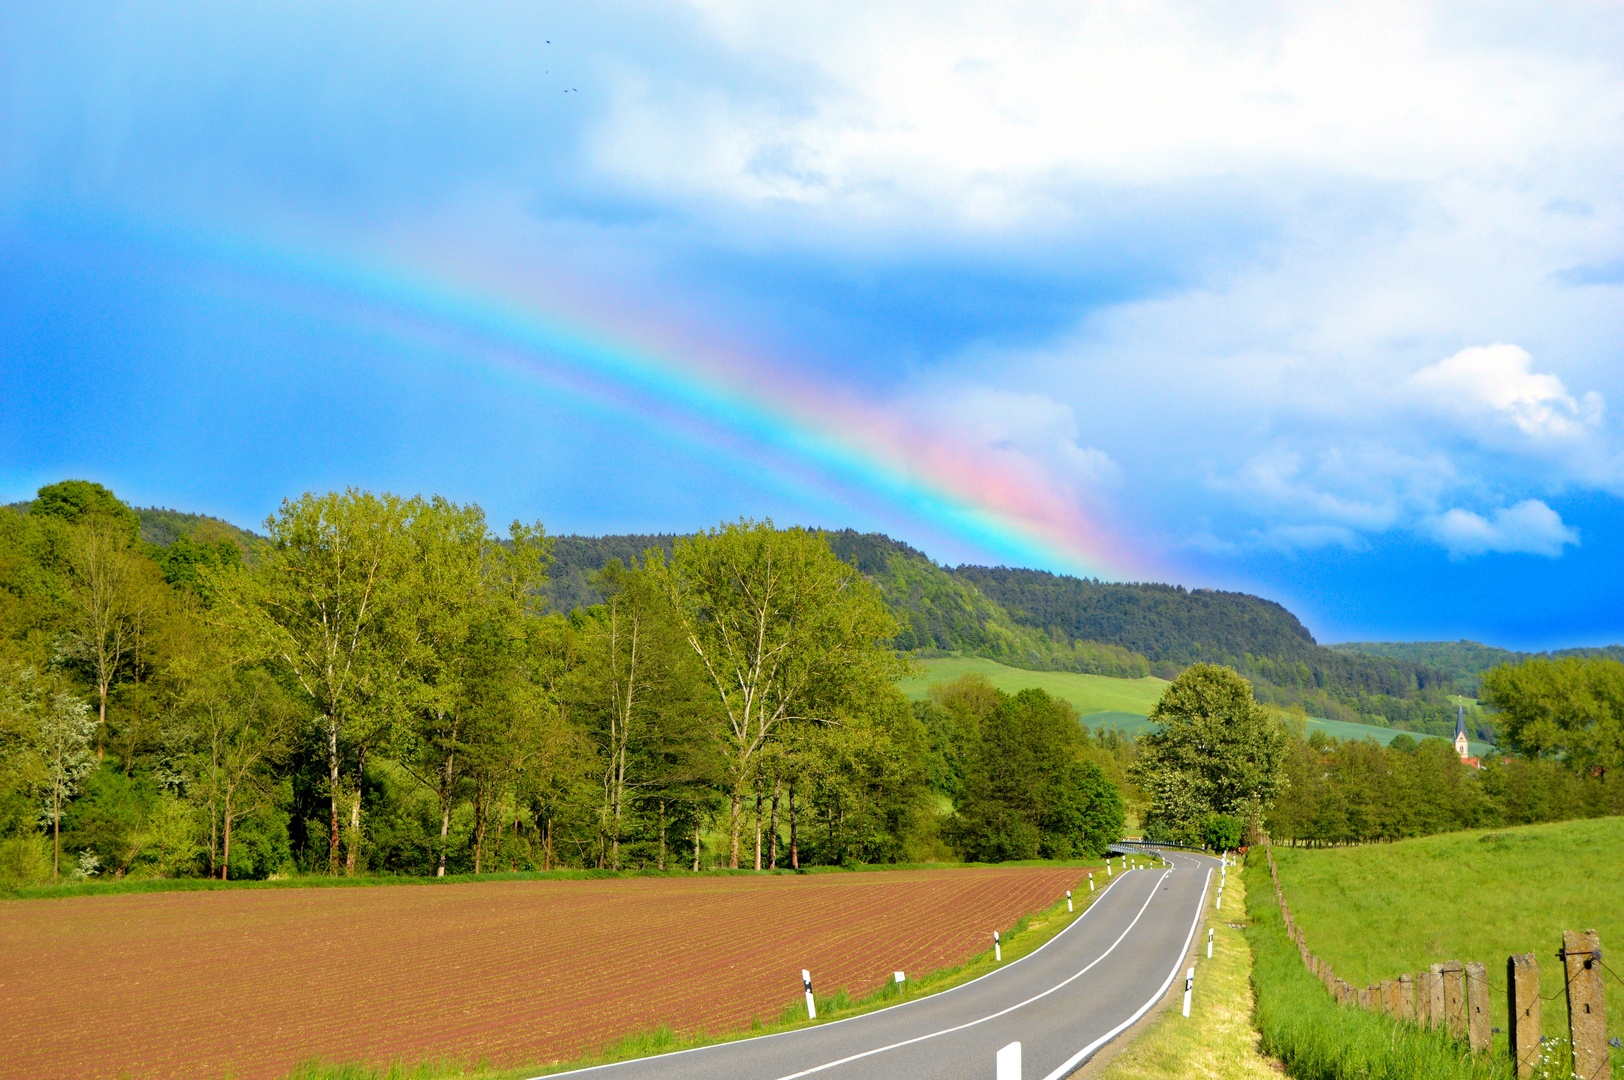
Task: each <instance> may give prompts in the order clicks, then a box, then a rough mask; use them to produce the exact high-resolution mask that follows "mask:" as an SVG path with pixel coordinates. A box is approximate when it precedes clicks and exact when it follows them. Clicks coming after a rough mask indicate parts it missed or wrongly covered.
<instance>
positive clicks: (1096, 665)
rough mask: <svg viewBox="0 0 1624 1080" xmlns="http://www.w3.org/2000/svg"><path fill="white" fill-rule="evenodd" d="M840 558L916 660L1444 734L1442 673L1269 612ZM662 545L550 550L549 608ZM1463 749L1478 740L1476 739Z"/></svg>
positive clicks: (857, 555)
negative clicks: (1221, 668) (1190, 675)
mask: <svg viewBox="0 0 1624 1080" xmlns="http://www.w3.org/2000/svg"><path fill="white" fill-rule="evenodd" d="M825 535H826V536H827V538H828V540H829V546H830V547H831V548H832V549H833V550H834V552H835V554H836V555H838V556H840V558H842V559H844V560H845V561H847V562H849V563H851V564H853V565H854V566H856V567H857V568H858V570H860V571H861V572H862V573H863V574H864V575H866V576H867V577H869V578H870V579H872V580H873V581H874V583H875V584H876V585H877V586H879V590H880V594H881V595H882V596H883V597H884V598H885V601H886V603H887V604H888V605H889V606H890V608H891V612H892V614H893V615H894V616H895V617H896V619H897V622H898V623H899V624H900V627H901V630H900V632H899V633H898V635H897V638H896V640H895V642H894V644H895V645H896V647H897V648H900V649H907V650H913V651H915V652H916V653H917V654H918V655H920V656H926V657H929V656H940V655H946V654H950V653H958V654H962V655H967V656H983V657H986V658H988V659H991V660H997V661H998V662H1000V663H1003V664H1008V665H1010V666H1011V667H1020V668H1026V669H1028V670H1034V671H1074V672H1079V673H1082V674H1092V675H1109V676H1114V677H1117V678H1143V677H1144V676H1146V675H1157V676H1159V677H1161V678H1166V679H1171V678H1173V677H1174V676H1176V675H1177V674H1178V673H1179V672H1180V671H1182V670H1183V669H1184V668H1185V667H1186V666H1188V665H1189V664H1192V663H1201V662H1205V663H1218V664H1228V665H1230V666H1232V667H1234V668H1236V669H1237V670H1238V671H1240V672H1242V673H1243V674H1244V675H1246V677H1247V678H1248V679H1250V680H1251V681H1252V683H1253V686H1254V687H1255V688H1256V690H1257V694H1258V698H1259V699H1260V700H1262V701H1265V702H1268V703H1270V704H1273V705H1277V706H1281V707H1284V708H1287V709H1301V710H1302V711H1303V712H1304V713H1306V714H1310V715H1314V716H1324V717H1327V718H1330V719H1334V720H1346V721H1351V722H1357V723H1375V724H1377V725H1381V726H1388V727H1400V728H1407V729H1409V730H1412V731H1416V732H1419V733H1422V734H1435V735H1448V734H1450V733H1452V732H1453V731H1454V722H1455V721H1454V717H1455V704H1454V702H1453V699H1452V698H1451V697H1450V695H1451V694H1453V693H1457V692H1464V693H1475V692H1476V682H1475V679H1473V680H1468V681H1466V682H1464V683H1462V684H1461V685H1459V686H1457V685H1456V680H1455V679H1454V678H1453V676H1452V675H1451V673H1450V672H1448V671H1445V670H1441V669H1440V668H1438V667H1434V666H1432V665H1430V664H1427V663H1425V662H1423V661H1420V660H1417V659H1412V658H1407V657H1394V656H1384V655H1363V654H1359V653H1355V652H1343V651H1336V650H1332V649H1328V648H1325V647H1324V646H1321V645H1319V644H1317V643H1316V642H1315V641H1314V637H1313V635H1312V634H1310V633H1309V632H1308V628H1307V627H1305V626H1304V625H1303V624H1302V623H1301V622H1300V621H1299V620H1298V619H1297V617H1296V616H1294V615H1292V613H1291V612H1289V611H1287V610H1286V609H1285V608H1284V607H1282V606H1281V605H1279V604H1277V603H1275V602H1274V601H1271V600H1265V599H1262V598H1261V597H1257V596H1250V595H1247V594H1245V593H1234V592H1220V591H1217V590H1212V589H1194V590H1190V589H1185V588H1183V587H1181V586H1176V585H1156V584H1110V583H1105V582H1100V581H1092V580H1088V579H1085V578H1075V577H1068V576H1064V575H1059V574H1051V573H1047V572H1045V571H1041V570H1012V569H1009V568H1007V567H996V568H993V567H985V566H959V567H957V568H949V567H945V566H940V565H938V564H937V563H936V562H934V561H933V560H932V559H931V558H930V557H929V556H927V555H926V554H925V553H924V552H922V551H919V550H918V549H917V548H914V547H911V546H909V545H908V544H905V543H903V542H901V541H898V540H893V539H891V538H890V537H888V536H884V535H882V534H879V533H859V532H856V531H854V530H851V529H842V530H836V531H830V532H827V533H826V534H825ZM674 539H675V537H672V536H669V535H652V536H605V537H576V536H569V537H560V538H559V541H558V547H557V549H556V552H557V560H556V562H555V563H554V582H553V584H552V585H550V586H549V588H550V589H551V593H550V599H551V600H552V602H553V604H554V606H555V608H556V609H557V610H560V611H568V610H572V609H574V608H584V607H587V606H589V605H590V604H593V603H596V602H598V600H599V599H600V596H599V594H598V593H597V592H596V591H595V589H594V588H593V586H592V585H591V583H590V581H589V580H588V579H589V577H590V575H591V574H592V572H594V571H596V570H598V569H600V568H601V567H603V566H604V565H606V564H607V563H608V562H609V560H610V559H615V558H618V559H620V560H621V561H622V562H628V561H629V560H631V559H632V558H633V557H635V556H636V555H637V554H639V553H640V552H642V551H643V550H644V549H646V548H649V547H658V548H660V549H661V550H663V551H669V550H670V546H671V543H672V542H673V540H674ZM1472 723H1473V725H1474V736H1477V737H1484V736H1487V735H1489V734H1490V732H1489V731H1488V730H1487V729H1486V728H1482V727H1480V726H1478V725H1479V724H1480V721H1479V720H1478V719H1477V718H1476V717H1475V716H1474V719H1473V720H1472Z"/></svg>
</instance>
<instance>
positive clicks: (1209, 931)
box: [1207, 926, 1212, 960]
mask: <svg viewBox="0 0 1624 1080" xmlns="http://www.w3.org/2000/svg"><path fill="white" fill-rule="evenodd" d="M1207 959H1208V960H1211V959H1212V927H1210V926H1209V927H1207Z"/></svg>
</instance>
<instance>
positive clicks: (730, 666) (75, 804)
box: [0, 481, 1122, 881]
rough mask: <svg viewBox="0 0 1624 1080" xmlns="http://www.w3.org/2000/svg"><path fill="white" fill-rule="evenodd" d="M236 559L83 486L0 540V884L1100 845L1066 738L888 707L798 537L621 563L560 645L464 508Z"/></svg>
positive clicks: (514, 547) (887, 619)
mask: <svg viewBox="0 0 1624 1080" xmlns="http://www.w3.org/2000/svg"><path fill="white" fill-rule="evenodd" d="M266 530H267V532H268V540H267V542H266V543H265V544H264V545H261V546H256V549H255V550H253V551H245V550H244V549H243V547H242V546H241V545H240V544H239V543H238V542H237V540H236V539H234V538H232V537H230V536H225V535H209V534H206V533H205V534H204V535H200V536H198V537H186V536H180V537H176V538H175V539H173V541H172V542H171V543H170V544H168V545H166V546H163V547H158V546H155V545H150V544H143V543H142V542H141V541H140V540H139V521H138V520H137V518H136V516H135V515H134V513H133V512H132V511H131V510H130V509H129V507H127V506H126V505H125V504H123V503H122V502H121V501H119V500H118V499H117V498H116V497H115V496H114V495H113V493H112V492H110V491H108V490H107V489H106V488H104V487H101V486H100V485H96V484H90V483H86V482H83V481H67V482H64V483H62V484H56V485H51V486H49V487H47V488H43V489H41V491H40V493H39V497H38V498H37V499H36V500H35V501H34V502H33V503H32V504H30V505H29V506H28V507H27V508H26V512H18V511H16V510H9V511H4V512H0V754H3V772H0V784H3V788H0V831H3V836H4V840H0V863H3V864H4V865H0V876H5V877H7V878H8V879H10V880H13V881H19V880H31V879H38V878H41V877H51V876H79V877H90V876H102V875H106V876H185V875H208V876H213V877H218V878H238V877H266V876H272V875H286V874H293V873H327V874H344V875H353V874H361V873H395V874H441V875H443V874H447V873H458V872H473V873H481V872H491V871H494V870H521V869H522V870H550V869H554V868H560V867H601V868H605V869H634V868H649V869H660V870H668V869H669V870H675V869H678V868H681V869H686V870H690V871H697V870H700V869H702V868H709V867H712V866H723V867H728V868H750V867H753V868H756V869H773V868H779V867H789V868H798V867H801V866H805V865H809V864H814V863H848V862H886V861H893V862H894V861H907V860H924V859H941V858H953V857H955V856H959V855H962V856H964V857H968V858H1023V857H1040V856H1041V857H1072V856H1077V855H1084V854H1096V853H1098V852H1099V851H1101V850H1103V848H1104V845H1105V844H1107V843H1109V842H1110V841H1111V840H1113V839H1115V838H1116V836H1118V835H1120V831H1121V823H1122V808H1121V807H1122V804H1121V798H1120V796H1119V794H1118V792H1117V789H1116V787H1115V786H1114V784H1113V782H1112V781H1111V779H1110V778H1109V777H1108V776H1107V775H1106V772H1105V770H1104V769H1102V768H1101V766H1100V764H1099V763H1098V762H1097V761H1095V760H1093V759H1092V758H1090V754H1091V753H1092V754H1095V756H1098V754H1099V751H1097V748H1093V747H1091V746H1090V745H1089V740H1088V739H1087V737H1086V735H1085V734H1084V733H1083V729H1082V728H1081V727H1080V726H1079V725H1078V724H1077V722H1076V715H1075V712H1073V711H1071V710H1070V707H1069V706H1066V705H1064V704H1063V703H1059V702H1056V701H1054V700H1052V699H1050V698H1048V696H1047V695H1043V694H1041V693H1039V692H1025V693H1023V694H1021V695H1015V696H1014V697H1009V696H1007V695H1002V694H999V693H998V692H997V691H991V690H990V688H985V689H986V690H987V691H988V692H987V693H980V694H979V695H972V696H973V697H975V701H974V703H973V705H971V704H966V700H961V699H964V694H962V693H961V694H958V695H957V696H955V695H953V694H949V695H948V696H947V697H946V698H942V699H941V700H936V701H925V702H917V703H912V704H910V703H909V702H908V701H907V700H906V699H905V698H904V697H903V696H902V694H901V693H900V692H899V691H898V690H897V689H896V687H895V683H896V681H897V680H898V678H900V677H901V676H903V675H905V674H907V673H909V672H910V671H911V670H912V668H911V661H910V660H909V659H908V657H907V655H906V654H905V653H901V652H899V651H898V650H896V649H895V648H894V647H893V646H894V642H895V638H896V636H897V624H896V621H895V620H894V618H893V617H892V615H891V613H890V611H889V610H888V609H887V607H886V605H885V603H884V601H883V599H882V598H881V596H880V595H879V593H878V590H877V589H876V587H875V585H874V583H873V582H872V581H871V580H870V579H869V578H868V577H867V576H865V575H864V574H862V573H861V572H860V571H859V570H858V569H857V568H856V567H855V566H853V565H852V564H851V563H849V562H845V561H842V560H841V559H840V558H838V557H836V555H835V554H834V552H833V551H832V550H831V549H830V545H829V543H828V542H827V539H826V538H825V536H824V535H823V534H821V533H818V532H814V531H809V530H803V529H778V528H775V527H774V526H773V525H772V523H771V522H759V523H757V522H750V521H740V522H736V523H728V524H723V525H721V526H719V527H717V528H716V529H713V530H710V531H709V532H706V533H703V534H699V535H696V536H691V537H685V538H676V539H674V541H673V542H671V543H670V544H669V545H651V546H650V547H648V548H647V549H645V550H643V551H641V552H638V553H635V554H633V553H632V552H626V553H625V557H624V558H618V559H613V560H611V561H610V562H609V563H608V564H607V565H605V566H604V567H602V568H601V569H600V570H598V571H595V572H593V573H592V575H591V580H590V585H591V588H592V590H593V592H594V594H595V596H596V597H597V598H598V602H596V603H592V604H590V605H588V606H586V607H584V608H577V609H575V610H572V611H570V612H568V613H563V612H560V611H557V610H550V609H549V606H548V604H547V602H546V592H547V590H546V585H547V578H548V570H549V567H550V563H551V558H552V551H553V544H554V540H553V538H551V537H549V536H548V535H547V534H546V532H545V531H544V529H543V528H542V527H541V526H540V525H539V524H530V525H526V524H522V523H520V522H514V523H512V524H511V525H510V526H509V528H508V529H507V530H506V532H505V533H504V534H502V535H496V534H495V533H493V532H492V530H491V529H490V528H489V526H488V523H487V522H486V520H485V517H484V514H483V513H482V512H481V511H480V509H479V508H478V507H477V506H474V505H458V504H455V503H453V502H450V501H448V500H445V499H442V498H429V499H424V498H402V497H397V496H393V495H387V494H384V495H373V494H370V493H366V492H360V491H354V490H351V491H347V492H343V493H328V494H325V495H318V494H307V495H305V496H302V497H301V498H299V499H294V500H288V501H286V502H284V503H283V504H282V506H281V508H280V509H279V510H278V512H277V513H276V514H275V515H273V516H272V517H271V518H270V519H269V520H268V521H267V522H266ZM1012 763H1014V764H1013V765H1012Z"/></svg>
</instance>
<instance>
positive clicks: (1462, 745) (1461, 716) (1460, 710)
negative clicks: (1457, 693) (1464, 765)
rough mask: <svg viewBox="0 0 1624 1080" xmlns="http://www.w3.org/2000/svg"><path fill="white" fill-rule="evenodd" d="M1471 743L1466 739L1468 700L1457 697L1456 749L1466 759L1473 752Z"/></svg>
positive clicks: (1463, 759)
mask: <svg viewBox="0 0 1624 1080" xmlns="http://www.w3.org/2000/svg"><path fill="white" fill-rule="evenodd" d="M1470 748H1471V744H1470V743H1469V742H1467V740H1466V702H1464V701H1462V700H1461V699H1460V698H1458V697H1457V698H1456V699H1455V751H1456V753H1458V754H1460V756H1461V760H1462V761H1465V760H1466V757H1467V755H1468V754H1470V753H1471V749H1470Z"/></svg>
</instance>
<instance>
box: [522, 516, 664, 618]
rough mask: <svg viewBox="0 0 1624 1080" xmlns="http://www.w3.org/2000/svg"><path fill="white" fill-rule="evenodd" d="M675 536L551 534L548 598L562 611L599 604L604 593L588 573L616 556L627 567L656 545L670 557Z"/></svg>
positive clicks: (554, 607) (602, 566)
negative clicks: (552, 537) (551, 554)
mask: <svg viewBox="0 0 1624 1080" xmlns="http://www.w3.org/2000/svg"><path fill="white" fill-rule="evenodd" d="M676 539H677V537H676V534H675V533H652V534H647V535H643V534H633V535H629V536H574V535H571V536H559V537H554V539H553V563H552V565H551V566H550V567H548V569H547V590H546V591H547V599H548V601H549V603H550V604H551V605H552V607H553V610H555V611H563V612H570V611H574V610H575V609H576V608H588V607H591V606H592V605H593V604H600V603H602V602H603V593H602V592H600V591H599V590H598V589H597V588H596V587H595V586H593V584H592V582H591V581H589V580H588V578H589V577H590V575H592V574H593V573H596V572H597V571H599V570H602V569H603V568H604V567H605V566H608V565H609V563H610V562H612V561H613V560H615V559H619V560H620V561H621V563H622V564H624V565H626V566H630V565H632V564H634V563H636V562H637V561H638V560H639V559H641V558H642V557H643V552H645V551H647V550H648V549H649V548H659V549H660V550H661V551H662V552H664V553H665V554H666V556H667V557H669V556H670V554H671V545H672V543H674V542H675V541H676Z"/></svg>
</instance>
